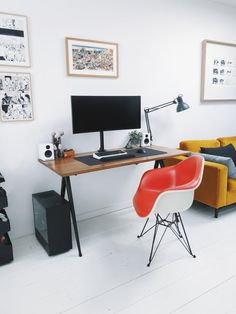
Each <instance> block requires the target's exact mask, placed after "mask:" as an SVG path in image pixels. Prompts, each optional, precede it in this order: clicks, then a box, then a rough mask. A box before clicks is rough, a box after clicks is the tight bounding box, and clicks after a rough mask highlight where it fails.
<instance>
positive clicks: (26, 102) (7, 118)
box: [0, 72, 33, 122]
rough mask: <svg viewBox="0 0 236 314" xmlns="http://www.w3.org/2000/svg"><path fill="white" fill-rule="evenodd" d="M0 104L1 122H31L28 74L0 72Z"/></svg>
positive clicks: (30, 95)
mask: <svg viewBox="0 0 236 314" xmlns="http://www.w3.org/2000/svg"><path fill="white" fill-rule="evenodd" d="M0 104H1V107H0V118H1V121H3V122H12V121H30V120H33V105H32V92H31V77H30V73H19V72H17V73H15V72H0Z"/></svg>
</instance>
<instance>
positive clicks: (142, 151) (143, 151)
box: [136, 147, 147, 154]
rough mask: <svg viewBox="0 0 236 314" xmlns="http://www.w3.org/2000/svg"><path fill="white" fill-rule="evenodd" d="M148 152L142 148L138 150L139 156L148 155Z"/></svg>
mask: <svg viewBox="0 0 236 314" xmlns="http://www.w3.org/2000/svg"><path fill="white" fill-rule="evenodd" d="M146 152H147V151H146V149H144V148H142V147H140V148H139V149H137V150H136V153H137V154H146Z"/></svg>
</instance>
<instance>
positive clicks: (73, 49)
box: [66, 38, 118, 78]
mask: <svg viewBox="0 0 236 314" xmlns="http://www.w3.org/2000/svg"><path fill="white" fill-rule="evenodd" d="M66 55H67V74H68V75H78V76H93V77H113V78H117V77H118V44H115V43H108V42H102V41H94V40H88V39H79V38H66Z"/></svg>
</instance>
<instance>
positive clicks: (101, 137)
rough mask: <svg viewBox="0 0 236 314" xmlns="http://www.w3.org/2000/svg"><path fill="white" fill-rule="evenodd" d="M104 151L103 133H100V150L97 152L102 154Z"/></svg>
mask: <svg viewBox="0 0 236 314" xmlns="http://www.w3.org/2000/svg"><path fill="white" fill-rule="evenodd" d="M105 151H106V150H105V149H104V133H103V131H100V148H99V150H98V152H99V153H103V152H105Z"/></svg>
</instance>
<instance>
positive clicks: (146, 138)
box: [141, 132, 151, 146]
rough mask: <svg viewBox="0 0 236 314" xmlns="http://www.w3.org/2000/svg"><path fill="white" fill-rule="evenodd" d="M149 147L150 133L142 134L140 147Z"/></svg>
mask: <svg viewBox="0 0 236 314" xmlns="http://www.w3.org/2000/svg"><path fill="white" fill-rule="evenodd" d="M150 145H151V140H150V133H144V132H143V136H142V143H141V146H150Z"/></svg>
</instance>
